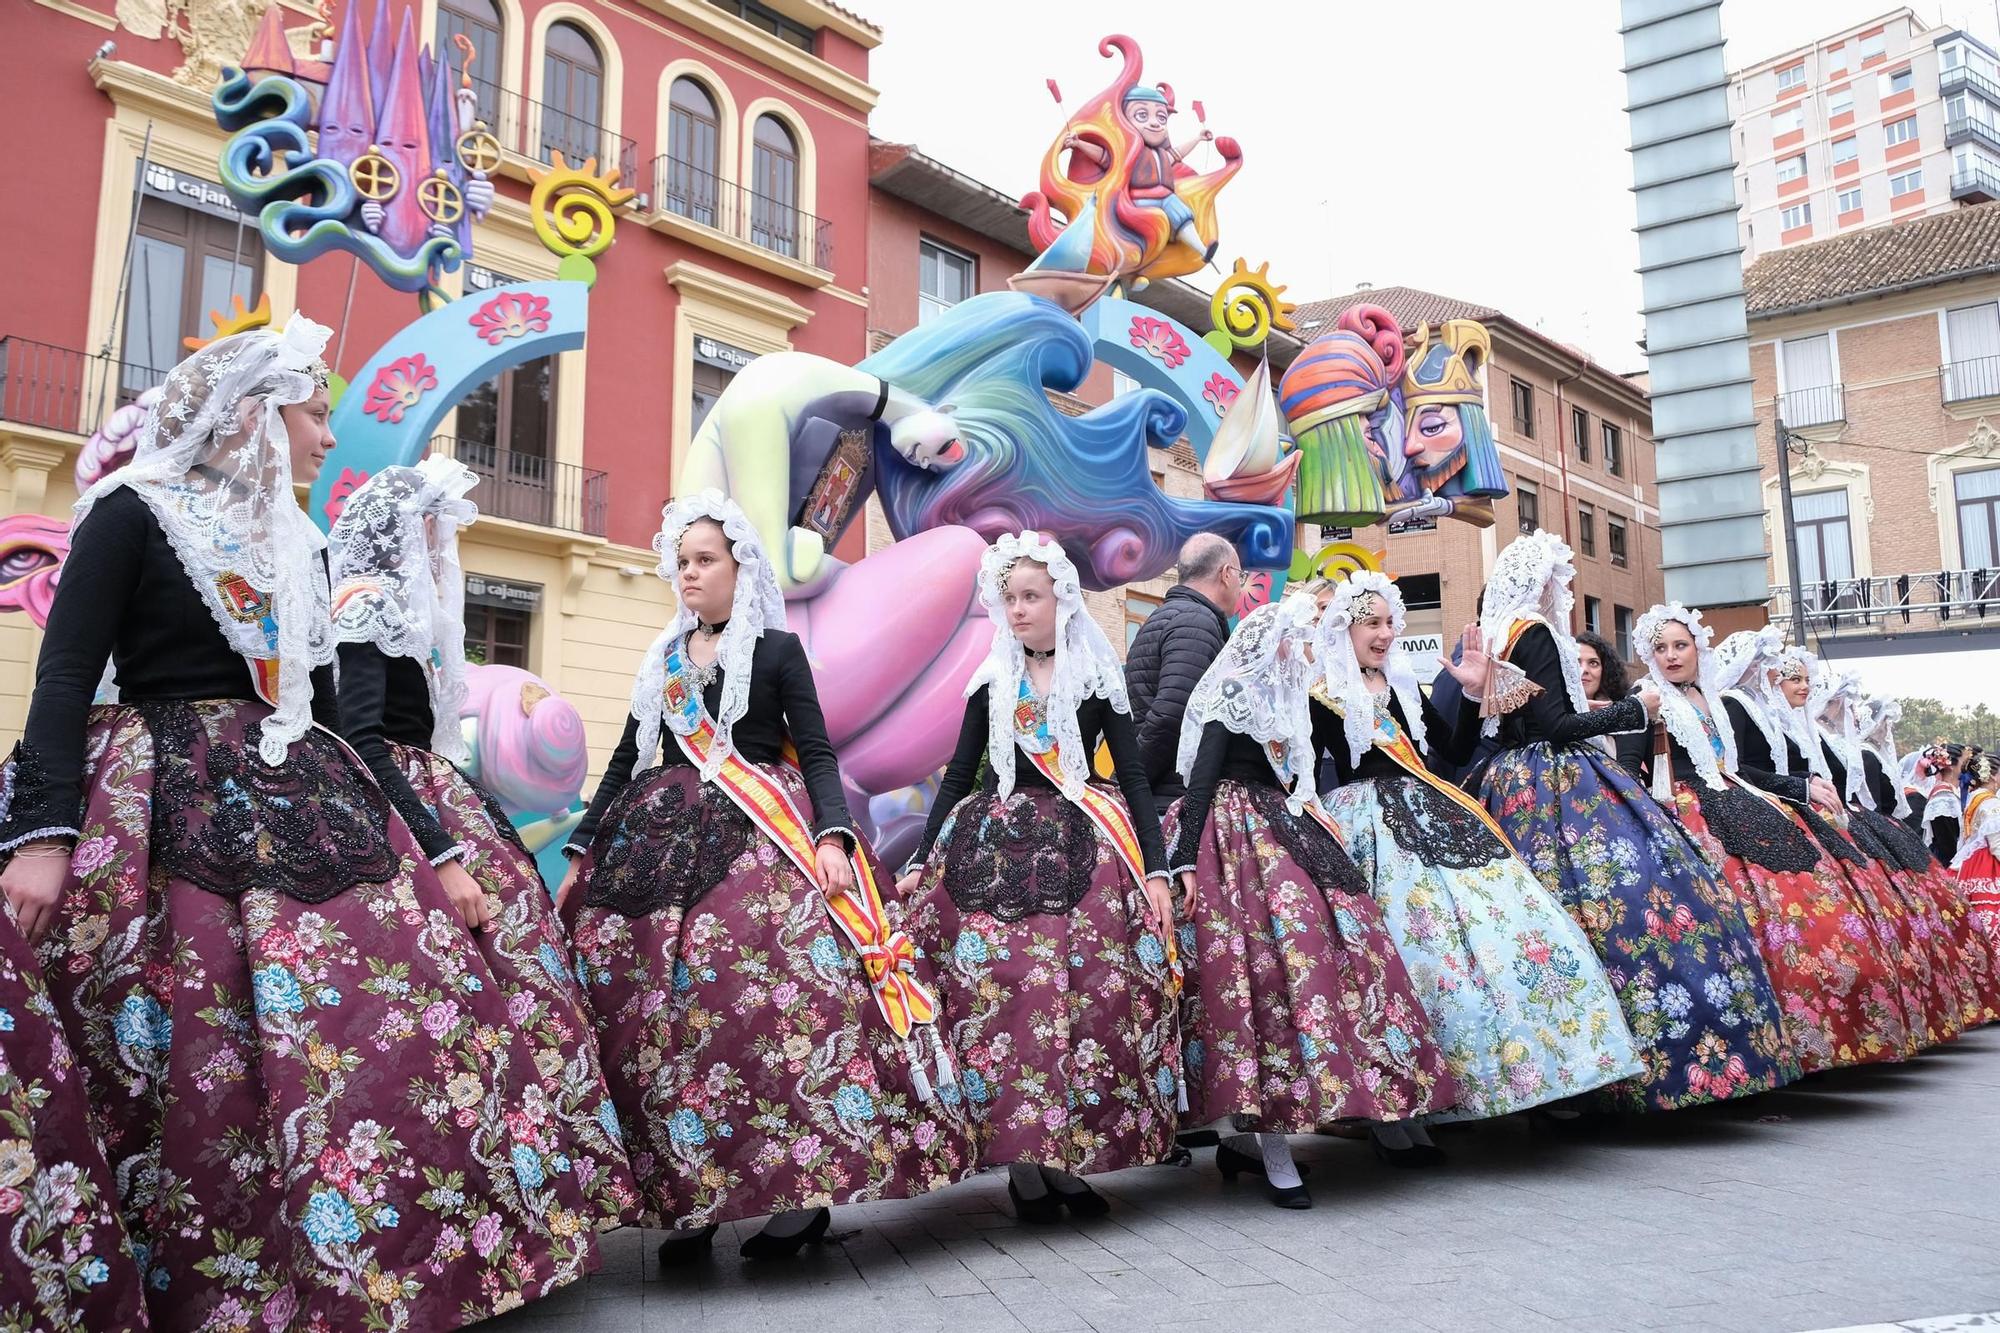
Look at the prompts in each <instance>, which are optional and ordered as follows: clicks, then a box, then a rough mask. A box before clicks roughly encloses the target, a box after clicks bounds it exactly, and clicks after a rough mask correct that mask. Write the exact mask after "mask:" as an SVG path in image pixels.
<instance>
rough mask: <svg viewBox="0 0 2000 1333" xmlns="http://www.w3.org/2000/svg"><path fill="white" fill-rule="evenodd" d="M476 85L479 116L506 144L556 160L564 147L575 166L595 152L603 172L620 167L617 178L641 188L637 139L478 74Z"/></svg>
mask: <svg viewBox="0 0 2000 1333" xmlns="http://www.w3.org/2000/svg"><path fill="white" fill-rule="evenodd" d="M472 88H473V91H474V92H476V93H478V94H479V116H480V119H482V120H484V121H485V122H486V127H487V129H489V130H491V131H492V132H493V137H494V138H496V139H498V140H499V141H500V147H501V148H502V149H504V150H506V151H507V152H509V153H512V154H514V155H515V156H517V157H522V158H526V159H528V160H530V161H533V162H541V163H549V162H551V161H553V154H555V153H558V152H559V153H561V154H562V155H563V160H564V161H566V162H568V163H569V164H570V165H571V166H573V167H580V166H582V165H583V163H584V160H585V159H586V158H593V157H594V158H596V159H597V170H598V171H599V172H600V173H602V172H604V171H606V170H608V169H609V168H611V167H617V168H618V179H619V180H620V181H621V182H622V183H623V184H625V185H626V186H628V187H631V188H633V189H637V188H638V175H639V145H638V144H637V143H636V142H635V141H634V140H631V139H628V138H626V137H625V136H624V135H622V134H613V133H611V131H609V130H607V129H605V128H604V127H603V126H602V125H599V124H597V123H596V122H595V121H593V120H587V119H585V118H584V117H582V116H578V115H575V114H574V113H572V112H569V111H564V110H561V109H560V108H557V107H553V106H548V105H545V104H544V103H541V102H536V101H531V100H530V99H528V98H526V97H524V96H522V95H521V94H520V93H518V92H515V91H514V90H513V89H511V88H503V87H502V86H500V85H499V84H497V83H494V82H492V81H491V80H489V79H482V78H479V77H477V76H475V77H474V78H473V80H472Z"/></svg>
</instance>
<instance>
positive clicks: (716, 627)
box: [696, 620, 729, 639]
mask: <svg viewBox="0 0 2000 1333" xmlns="http://www.w3.org/2000/svg"><path fill="white" fill-rule="evenodd" d="M696 624H697V625H699V627H700V629H701V632H702V635H703V637H705V638H710V639H712V638H714V637H715V636H716V635H718V634H720V633H722V631H724V630H726V629H728V628H729V622H728V621H726V620H721V621H717V622H716V623H715V624H713V625H709V624H704V623H702V622H699V621H697V622H696Z"/></svg>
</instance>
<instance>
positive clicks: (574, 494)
mask: <svg viewBox="0 0 2000 1333" xmlns="http://www.w3.org/2000/svg"><path fill="white" fill-rule="evenodd" d="M431 452H432V453H437V454H443V455H444V456H445V457H447V458H455V459H457V460H458V461H459V462H461V463H463V464H465V465H466V466H467V467H468V468H470V469H472V471H473V472H474V473H475V474H476V475H477V476H478V478H479V484H478V485H477V486H474V487H473V488H472V502H473V503H474V504H476V505H478V506H479V512H480V513H481V514H484V515H486V516H487V517H489V518H505V519H512V520H513V521H514V522H516V523H532V524H534V525H536V526H537V527H543V528H562V529H564V530H566V531H569V532H580V533H583V534H584V535H586V536H590V537H602V536H603V535H604V519H605V510H606V508H607V507H608V505H609V503H610V499H611V478H610V476H609V474H607V473H603V472H599V471H596V470H595V469H593V468H587V467H578V466H577V465H576V464H574V463H558V462H555V461H553V460H551V459H547V458H543V457H541V456H540V455H537V454H524V453H516V452H515V451H514V450H512V449H506V448H502V447H500V446H499V445H493V444H486V443H483V442H482V441H479V440H462V439H459V438H458V437H456V436H452V435H433V436H432V437H431Z"/></svg>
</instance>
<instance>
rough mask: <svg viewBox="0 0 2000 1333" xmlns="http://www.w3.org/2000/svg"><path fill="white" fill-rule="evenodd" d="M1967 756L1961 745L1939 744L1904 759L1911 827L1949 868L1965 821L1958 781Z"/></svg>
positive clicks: (1932, 853)
mask: <svg viewBox="0 0 2000 1333" xmlns="http://www.w3.org/2000/svg"><path fill="white" fill-rule="evenodd" d="M1970 757H1971V755H1970V751H1968V750H1967V749H1966V748H1965V747H1964V746H1963V745H1951V744H1947V743H1945V742H1942V741H1940V742H1937V743H1935V744H1932V745H1926V746H1925V747H1924V748H1923V749H1922V750H1920V751H1918V752H1917V753H1915V754H1912V755H1910V756H1908V757H1907V758H1906V759H1905V760H1904V763H1905V764H1906V765H1907V766H1908V769H1909V773H1910V778H1909V783H1910V787H1911V791H1912V795H1911V798H1910V800H1911V812H1910V816H1909V822H1910V827H1911V828H1913V829H1915V830H1916V833H1917V836H1918V837H1920V838H1922V839H1923V840H1924V841H1925V842H1926V843H1928V844H1929V845H1930V849H1931V855H1932V856H1935V857H1936V858H1937V859H1938V861H1939V863H1940V864H1943V865H1950V864H1951V863H1952V862H1953V861H1955V860H1956V859H1957V858H1958V839H1959V833H1960V830H1961V829H1962V827H1963V823H1964V819H1965V807H1964V803H1963V798H1962V797H1961V796H1960V795H1959V790H1958V779H1959V774H1961V773H1962V772H1964V770H1965V765H1966V762H1967V760H1968V759H1969V758H1970Z"/></svg>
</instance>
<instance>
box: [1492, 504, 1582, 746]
mask: <svg viewBox="0 0 2000 1333" xmlns="http://www.w3.org/2000/svg"><path fill="white" fill-rule="evenodd" d="M1575 578H1576V557H1575V555H1574V554H1573V553H1572V552H1571V551H1570V549H1569V546H1568V545H1567V544H1566V543H1565V542H1564V541H1563V539H1562V538H1560V537H1558V536H1556V535H1555V534H1554V533H1553V532H1545V531H1543V530H1542V529H1541V528H1536V529H1535V530H1534V531H1533V532H1531V533H1529V534H1527V535H1526V536H1524V537H1516V538H1515V539H1514V540H1513V541H1512V542H1511V543H1509V544H1508V546H1507V549H1506V550H1504V551H1502V552H1501V553H1500V558H1499V559H1498V560H1496V561H1494V562H1493V575H1492V577H1491V578H1489V579H1487V580H1486V601H1485V603H1484V607H1483V609H1482V610H1481V612H1480V615H1479V633H1480V636H1481V637H1482V638H1484V639H1485V640H1486V651H1487V652H1489V653H1491V654H1493V655H1494V656H1495V657H1498V656H1499V655H1500V653H1501V652H1502V650H1503V649H1505V648H1506V646H1507V636H1508V635H1509V634H1510V633H1512V631H1513V629H1514V625H1515V623H1516V622H1517V621H1521V620H1525V619H1530V618H1533V619H1538V620H1539V621H1540V622H1541V623H1543V624H1545V625H1547V626H1548V630H1549V634H1550V635H1551V636H1552V637H1553V638H1554V639H1555V641H1556V656H1557V657H1558V658H1559V659H1561V661H1562V674H1563V686H1564V688H1565V689H1566V690H1567V691H1568V692H1569V702H1570V707H1571V708H1573V709H1575V710H1576V711H1577V712H1579V713H1588V712H1589V711H1590V697H1589V696H1588V695H1586V694H1585V693H1584V692H1583V663H1582V661H1581V659H1580V658H1579V657H1578V656H1577V649H1576V639H1575V637H1574V636H1573V635H1571V634H1570V632H1569V618H1570V613H1571V611H1573V610H1574V609H1575V607H1576V595H1575V594H1574V593H1572V592H1571V591H1570V584H1571V583H1572V582H1573V581H1574V580H1575ZM1480 731H1481V732H1482V733H1483V734H1485V735H1487V736H1497V735H1499V734H1500V718H1499V717H1498V716H1497V715H1496V716H1493V717H1489V718H1487V719H1486V721H1485V722H1484V723H1483V724H1481V726H1480Z"/></svg>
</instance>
